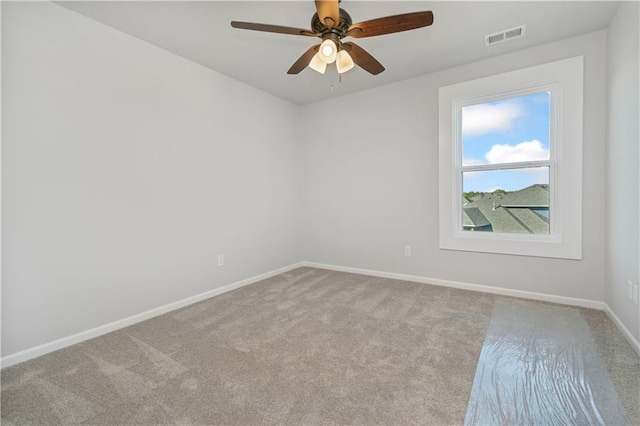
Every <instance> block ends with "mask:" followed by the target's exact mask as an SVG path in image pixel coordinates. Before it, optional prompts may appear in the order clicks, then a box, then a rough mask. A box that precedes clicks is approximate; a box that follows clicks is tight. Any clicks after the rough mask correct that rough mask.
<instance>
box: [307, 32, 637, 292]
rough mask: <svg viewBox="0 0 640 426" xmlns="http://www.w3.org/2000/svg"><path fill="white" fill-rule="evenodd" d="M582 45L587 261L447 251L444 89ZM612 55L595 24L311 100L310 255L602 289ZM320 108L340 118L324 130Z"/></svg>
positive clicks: (512, 282)
mask: <svg viewBox="0 0 640 426" xmlns="http://www.w3.org/2000/svg"><path fill="white" fill-rule="evenodd" d="M577 55H584V57H585V74H584V77H585V91H584V102H585V105H584V114H585V116H584V125H585V128H584V153H583V154H584V170H585V173H584V216H583V223H584V237H583V260H582V261H573V260H561V259H549V258H534V257H523V256H508V255H495V254H484V253H472V252H461V251H446V250H440V249H439V247H438V88H439V87H440V86H443V85H447V84H452V83H457V82H461V81H466V80H471V79H475V78H479V77H483V76H487V75H492V74H497V73H501V72H505V71H508V70H514V69H519V68H524V67H527V66H532V65H537V64H541V63H545V62H550V61H554V60H559V59H564V58H568V57H572V56H577ZM606 58H607V56H606V32H605V31H599V32H596V33H591V34H588V35H584V36H581V37H576V38H572V39H568V40H563V41H559V42H555V43H551V44H548V45H544V46H539V47H535V48H531V49H526V50H523V51H519V52H517V53H513V54H509V55H505V56H501V57H498V58H494V59H490V60H486V61H481V62H476V63H472V64H468V65H465V66H461V67H456V68H453V69H449V70H446V71H443V72H438V73H434V74H430V75H426V76H422V77H419V78H415V79H412V80H408V81H403V82H399V83H396V84H392V85H388V86H384V87H380V88H376V89H372V90H369V91H366V92H361V93H357V94H354V95H348V96H344V97H340V98H335V99H332V100H329V101H326V102H322V103H317V104H313V105H309V106H306V107H304V108H303V120H306V123H307V129H308V130H307V133H306V135H305V136H304V137H303V138H301V139H302V140H304V141H306V142H307V143H306V149H305V153H304V155H305V160H304V161H305V170H306V176H305V179H304V181H305V182H306V189H305V191H304V192H305V193H306V195H305V197H304V198H303V214H302V217H303V218H305V219H304V220H305V221H306V228H307V231H306V235H305V240H306V243H307V253H306V259H307V260H310V261H314V262H319V263H326V264H333V265H339V266H349V267H355V268H364V269H371V270H378V271H385V272H393V273H400V274H409V275H416V276H421V277H428V278H435V279H444V280H452V281H459V282H466V283H472V284H481V285H488V286H493V287H502V288H506V289H513V290H522V291H530V292H539V293H546V294H551V295H557V296H564V297H572V298H581V299H590V300H596V301H602V300H604V287H603V282H604V196H605V191H604V178H605V140H606V116H607V103H606V98H607V92H606V89H607V64H606ZM324 115H327V116H331V117H333V118H334V119H335V122H336V123H339V124H340V127H339V128H336V129H335V131H334V132H331V129H329V132H328V134H327V137H324V136H323V134H322V133H320V132H318V131H317V125H314V122H315V121H316V120H317V117H321V116H324ZM636 176H637V173H636ZM404 245H411V246H412V247H413V256H411V257H405V256H403V246H404Z"/></svg>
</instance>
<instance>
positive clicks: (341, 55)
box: [336, 50, 355, 74]
mask: <svg viewBox="0 0 640 426" xmlns="http://www.w3.org/2000/svg"><path fill="white" fill-rule="evenodd" d="M354 66H355V64H354V63H353V59H351V55H349V53H348V52H347V51H346V50H341V51H340V52H338V59H336V67H337V68H338V72H339V73H340V74H342V73H343V72H347V71H349V70H350V69H351V68H353V67H354Z"/></svg>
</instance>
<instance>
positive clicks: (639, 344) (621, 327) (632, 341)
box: [604, 303, 640, 356]
mask: <svg viewBox="0 0 640 426" xmlns="http://www.w3.org/2000/svg"><path fill="white" fill-rule="evenodd" d="M604 311H605V312H606V313H607V315H609V318H611V321H613V323H614V324H615V325H616V326H617V327H618V329H619V330H620V332H621V333H622V335H623V336H624V337H626V339H627V340H628V341H629V344H630V345H631V347H632V348H633V349H634V350H635V351H636V352H637V353H638V356H640V342H639V341H638V340H636V338H635V337H634V336H633V334H631V332H630V331H629V329H628V328H627V327H625V325H624V324H623V323H622V321H620V318H618V316H617V315H616V314H615V313H614V312H613V311H612V310H611V308H610V307H609V305H607V304H606V303H605V304H604Z"/></svg>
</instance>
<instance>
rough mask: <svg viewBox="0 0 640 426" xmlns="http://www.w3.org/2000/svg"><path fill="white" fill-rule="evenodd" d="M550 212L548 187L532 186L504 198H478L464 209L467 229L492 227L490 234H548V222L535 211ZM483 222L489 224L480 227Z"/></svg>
mask: <svg viewBox="0 0 640 426" xmlns="http://www.w3.org/2000/svg"><path fill="white" fill-rule="evenodd" d="M548 209H549V186H548V185H541V184H537V185H532V186H529V187H527V188H524V189H522V190H520V191H514V192H510V193H506V194H495V193H492V194H488V193H485V194H480V195H477V196H475V197H473V198H472V199H471V201H470V202H469V203H467V204H466V205H464V206H463V212H464V213H463V226H464V227H465V228H467V229H469V228H475V227H480V226H486V225H488V224H490V225H491V228H492V230H493V232H503V233H519V234H526V233H530V234H548V233H549V220H548V219H547V218H546V217H544V216H543V215H541V214H538V213H536V211H538V210H547V211H548ZM483 218H484V219H485V220H486V221H488V222H489V223H488V224H485V225H480V223H483Z"/></svg>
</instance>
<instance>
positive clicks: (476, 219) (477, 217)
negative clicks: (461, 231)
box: [462, 207, 491, 228]
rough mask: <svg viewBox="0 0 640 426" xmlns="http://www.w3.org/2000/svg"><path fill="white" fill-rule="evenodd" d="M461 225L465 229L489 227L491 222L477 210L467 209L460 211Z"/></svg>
mask: <svg viewBox="0 0 640 426" xmlns="http://www.w3.org/2000/svg"><path fill="white" fill-rule="evenodd" d="M462 225H463V226H464V227H465V228H477V227H480V226H489V225H491V222H489V219H487V218H486V216H485V215H483V214H482V212H481V211H480V209H479V208H477V207H469V208H464V209H462Z"/></svg>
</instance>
